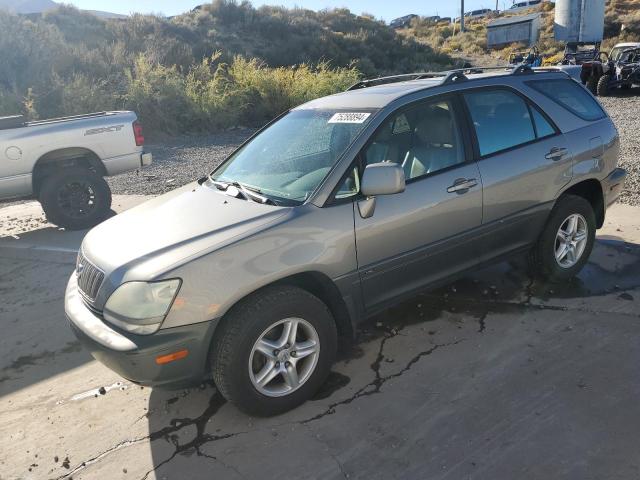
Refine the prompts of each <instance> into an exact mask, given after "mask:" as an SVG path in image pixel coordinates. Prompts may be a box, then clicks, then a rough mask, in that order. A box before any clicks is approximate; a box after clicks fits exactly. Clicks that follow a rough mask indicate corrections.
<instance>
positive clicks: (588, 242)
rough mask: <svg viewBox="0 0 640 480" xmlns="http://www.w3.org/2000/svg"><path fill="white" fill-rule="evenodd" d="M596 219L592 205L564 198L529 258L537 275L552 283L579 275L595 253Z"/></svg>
mask: <svg viewBox="0 0 640 480" xmlns="http://www.w3.org/2000/svg"><path fill="white" fill-rule="evenodd" d="M595 235H596V218H595V214H594V212H593V208H592V207H591V204H590V203H589V202H588V201H587V200H585V199H584V198H582V197H578V196H576V195H563V196H562V197H560V199H559V200H558V202H557V204H556V206H555V207H554V208H553V210H552V211H551V214H550V216H549V220H548V222H547V225H546V226H545V228H544V230H543V232H542V235H540V238H539V239H538V242H537V244H536V245H535V247H534V248H533V250H532V251H531V254H530V264H531V267H532V270H533V272H534V273H535V274H537V275H538V276H540V277H541V278H543V279H546V280H551V281H562V280H567V279H569V278H571V277H573V276H575V275H577V274H578V273H579V272H580V270H582V267H584V265H585V263H587V261H588V260H589V255H590V254H591V250H592V249H593V242H594V240H595Z"/></svg>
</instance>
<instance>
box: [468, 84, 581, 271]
mask: <svg viewBox="0 0 640 480" xmlns="http://www.w3.org/2000/svg"><path fill="white" fill-rule="evenodd" d="M463 97H464V100H465V103H466V105H467V108H468V111H469V115H470V117H471V121H472V123H473V127H474V128H473V129H472V130H473V131H474V133H475V136H476V155H477V157H478V158H479V161H478V166H479V168H480V175H481V176H482V182H483V192H484V199H483V231H484V232H485V235H483V237H484V245H483V255H482V257H483V260H489V259H491V258H494V257H497V256H500V255H502V254H505V253H507V252H510V251H514V250H517V249H519V248H525V247H527V246H528V245H529V244H531V243H533V242H534V241H535V240H536V239H537V237H538V235H539V234H540V231H541V229H542V227H543V225H544V223H545V221H546V219H547V216H548V213H549V210H550V209H551V207H552V206H553V200H554V199H555V197H556V195H557V192H559V191H560V190H561V189H562V187H563V186H564V185H566V184H567V183H568V182H569V181H570V180H571V176H572V155H571V152H570V149H569V144H568V142H567V139H566V138H565V137H564V135H563V134H562V133H560V131H559V130H558V128H557V127H556V126H555V125H554V124H553V122H552V121H551V120H550V119H549V118H548V117H547V116H546V115H545V114H543V113H542V111H541V110H539V109H538V108H537V107H536V106H535V105H533V104H532V103H531V102H529V100H528V99H526V98H524V97H523V96H521V95H520V94H518V93H517V92H515V91H514V90H511V89H508V88H506V87H497V88H493V87H491V88H481V89H476V90H471V91H467V92H465V93H464V94H463Z"/></svg>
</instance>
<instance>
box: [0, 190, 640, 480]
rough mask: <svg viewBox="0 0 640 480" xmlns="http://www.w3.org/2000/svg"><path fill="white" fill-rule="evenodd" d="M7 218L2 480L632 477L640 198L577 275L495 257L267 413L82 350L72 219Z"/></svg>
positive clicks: (613, 218)
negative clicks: (312, 394)
mask: <svg viewBox="0 0 640 480" xmlns="http://www.w3.org/2000/svg"><path fill="white" fill-rule="evenodd" d="M123 201H124V202H125V203H126V202H127V201H128V200H127V199H123ZM135 201H139V199H138V200H135ZM135 201H134V203H135ZM9 208H14V207H9ZM33 208H35V207H33ZM123 208H124V207H123ZM3 210H4V209H0V222H2V219H3V218H18V219H20V218H23V216H24V215H31V214H32V213H33V212H31V213H29V212H22V213H20V214H19V215H17V214H16V213H15V212H13V213H11V216H10V217H6V213H7V212H3ZM16 215H17V216H16ZM10 222H11V225H12V227H10V228H13V230H9V229H8V228H9V227H7V225H6V224H5V226H3V227H0V236H1V235H2V232H11V234H16V235H17V236H18V237H20V238H17V239H16V238H13V237H9V238H7V237H6V235H5V238H0V296H1V298H2V304H1V305H0V326H1V327H2V332H3V335H2V336H0V347H1V348H0V438H2V439H3V442H2V448H1V449H0V479H14V478H26V479H30V478H33V479H36V478H37V479H41V478H55V479H58V478H71V477H72V478H74V479H81V478H91V479H92V478H110V479H112V478H114V479H117V478H123V479H124V478H126V479H130V478H134V479H141V478H158V479H186V478H189V479H199V478H202V479H204V478H207V479H210V478H224V479H234V478H251V479H252V478H256V479H257V478H260V479H262V478H276V477H277V478H380V479H388V478H429V479H460V478H474V479H485V478H486V479H503V478H504V479H513V478H518V479H540V478H570V479H573V478H575V479H602V478H638V477H640V433H639V432H640V404H639V403H638V398H639V397H640V369H639V368H638V365H639V363H640V342H639V341H638V338H639V334H640V209H639V208H632V207H628V206H623V205H617V206H615V207H614V208H613V209H612V210H611V211H610V213H609V215H608V218H607V223H606V226H605V228H604V229H603V230H601V231H600V232H599V236H598V241H597V243H596V247H595V250H594V253H593V255H592V257H591V261H590V263H589V264H588V265H587V267H586V268H585V269H584V270H583V272H582V273H581V275H580V277H579V278H578V279H576V280H575V281H573V282H568V283H566V284H563V285H542V284H539V283H537V282H532V281H531V280H530V279H529V278H528V277H527V276H526V275H525V274H523V273H522V272H521V270H520V269H519V268H518V266H517V264H514V263H513V262H512V263H511V264H507V263H504V264H500V265H496V266H494V267H491V268H488V269H485V270H482V271H479V272H477V273H475V274H473V275H471V276H469V277H466V278H464V279H461V280H459V281H457V282H455V283H454V284H452V285H449V286H447V287H445V288H442V289H440V290H437V291H435V292H430V293H425V294H423V295H419V296H417V297H416V298H414V299H412V300H410V301H408V302H405V303H404V304H402V305H399V306H398V307H395V308H393V309H390V310H389V311H387V312H385V313H384V314H382V315H379V316H378V317H376V318H375V319H372V320H371V321H370V322H367V323H366V324H365V325H363V326H362V328H361V329H360V331H359V332H358V341H357V342H356V344H355V345H354V346H353V347H352V348H351V349H350V350H349V351H347V352H343V353H342V358H341V360H340V361H339V362H338V363H337V364H336V365H335V367H334V369H333V373H332V374H331V377H330V379H329V381H328V382H327V383H326V384H325V386H324V387H323V389H322V390H321V392H319V393H318V395H317V396H316V398H315V399H314V400H313V401H310V402H307V403H306V404H305V405H303V406H302V407H300V408H298V409H296V410H295V411H293V412H290V413H288V414H285V415H282V416H279V417H275V418H270V419H256V418H250V417H247V416H246V415H244V414H242V413H240V412H238V411H237V410H236V409H235V408H234V407H233V406H232V405H229V404H227V403H225V402H224V400H223V399H222V398H221V397H220V396H219V394H217V393H216V392H215V389H214V388H213V387H212V386H210V385H208V384H206V385H203V386H202V387H201V388H196V389H192V390H180V391H162V390H156V389H149V388H141V387H138V386H135V385H132V384H130V383H128V382H126V381H124V380H122V379H121V378H119V377H118V376H117V375H116V374H114V373H113V372H111V371H109V370H108V369H106V368H105V367H103V366H102V365H100V364H99V363H97V362H95V361H93V360H92V359H91V357H90V356H89V355H88V354H87V353H86V352H84V351H83V350H82V349H81V347H80V346H79V344H78V343H77V342H76V341H75V338H74V337H73V335H72V334H71V332H70V330H69V328H68V326H67V325H66V321H65V319H64V313H63V308H62V294H63V291H64V286H65V283H66V279H67V277H68V275H70V274H71V271H72V270H73V261H74V254H73V249H74V248H77V246H78V245H79V241H80V239H81V236H82V234H73V233H72V234H69V233H67V232H60V231H58V230H56V229H52V228H51V227H47V226H44V225H38V224H33V225H32V226H30V227H28V228H27V229H26V231H22V232H21V231H18V232H16V231H15V227H14V226H13V225H15V222H16V221H15V220H12V221H10ZM34 227H37V228H35V233H34ZM19 228H21V227H19ZM43 228H44V229H45V230H46V229H47V228H48V229H49V230H48V231H46V232H41V233H38V230H42V229H43ZM63 249H66V250H68V252H66V253H63V254H61V253H60V252H64V250H63Z"/></svg>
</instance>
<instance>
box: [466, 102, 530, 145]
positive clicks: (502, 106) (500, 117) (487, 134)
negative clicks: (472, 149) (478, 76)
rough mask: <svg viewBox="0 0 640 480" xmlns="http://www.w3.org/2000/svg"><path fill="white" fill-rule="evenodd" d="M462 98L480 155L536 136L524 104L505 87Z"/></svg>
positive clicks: (527, 109)
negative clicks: (466, 107) (465, 104)
mask: <svg viewBox="0 0 640 480" xmlns="http://www.w3.org/2000/svg"><path fill="white" fill-rule="evenodd" d="M464 98H465V100H466V102H467V106H468V108H469V113H470V114H471V120H472V121H473V125H474V127H475V130H476V137H477V138H478V146H479V148H480V155H481V156H483V157H484V156H486V155H491V154H492V153H496V152H500V151H502V150H507V149H509V148H513V147H516V146H518V145H522V144H524V143H528V142H531V141H533V140H535V139H536V134H535V130H534V128H533V122H532V120H531V115H530V113H529V107H528V106H527V103H526V102H525V101H524V100H523V99H522V98H521V97H520V96H518V95H516V94H515V93H512V92H510V91H508V90H479V91H476V92H471V93H465V94H464Z"/></svg>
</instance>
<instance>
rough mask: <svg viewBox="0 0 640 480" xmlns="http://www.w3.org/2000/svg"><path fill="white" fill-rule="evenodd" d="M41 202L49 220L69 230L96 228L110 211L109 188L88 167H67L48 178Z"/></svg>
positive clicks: (42, 189) (41, 195) (42, 190)
mask: <svg viewBox="0 0 640 480" xmlns="http://www.w3.org/2000/svg"><path fill="white" fill-rule="evenodd" d="M39 199H40V203H41V204H42V209H43V210H44V213H45V214H46V216H47V220H49V221H50V222H51V223H53V224H55V225H58V226H60V227H64V228H66V229H68V230H80V229H84V228H90V227H93V226H95V225H97V224H98V223H100V222H101V221H103V220H104V219H105V218H106V217H107V216H108V215H109V213H110V210H111V190H109V185H108V184H107V182H106V181H105V180H104V178H102V177H101V176H100V175H98V174H97V173H95V172H93V171H91V170H88V169H86V168H64V169H61V170H59V171H56V172H54V173H53V174H51V175H50V176H48V177H46V178H45V179H44V181H43V182H42V188H41V189H40V195H39Z"/></svg>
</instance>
